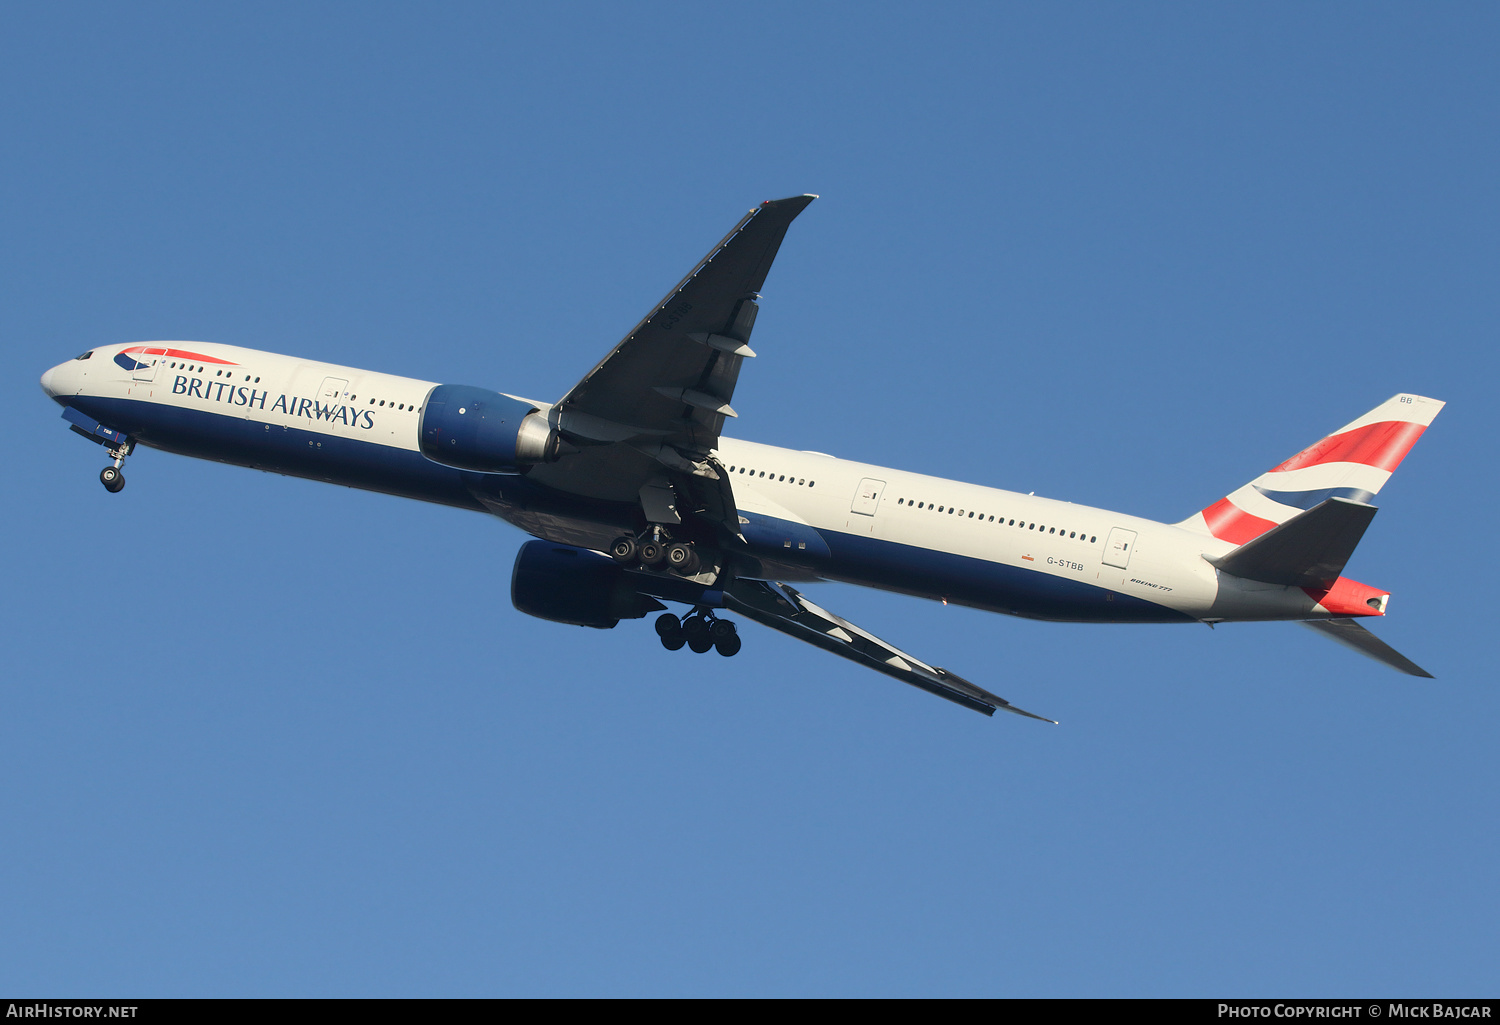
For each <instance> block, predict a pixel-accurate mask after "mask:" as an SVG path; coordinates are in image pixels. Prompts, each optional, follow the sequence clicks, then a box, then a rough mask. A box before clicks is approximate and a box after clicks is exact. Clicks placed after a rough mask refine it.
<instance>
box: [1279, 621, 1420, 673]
mask: <svg viewBox="0 0 1500 1025" xmlns="http://www.w3.org/2000/svg"><path fill="white" fill-rule="evenodd" d="M1303 626H1310V627H1312V628H1313V629H1314V630H1316V631H1318V633H1320V634H1322V635H1324V636H1325V637H1332V638H1333V639H1334V640H1336V641H1338V642H1339V643H1340V644H1343V645H1345V646H1346V647H1350V648H1353V649H1354V650H1355V651H1357V652H1359V653H1360V654H1361V655H1368V656H1369V657H1370V658H1373V659H1374V660H1375V661H1377V662H1384V663H1385V664H1386V665H1388V666H1390V667H1391V668H1392V669H1399V670H1401V671H1402V672H1403V673H1406V674H1407V675H1408V676H1425V677H1426V678H1427V679H1429V680H1430V679H1432V678H1433V676H1432V674H1431V673H1429V672H1428V671H1427V670H1425V669H1423V668H1422V667H1421V666H1419V665H1417V664H1416V663H1415V662H1413V661H1412V660H1411V659H1409V658H1407V657H1406V656H1405V655H1403V654H1401V652H1399V651H1397V650H1396V649H1395V648H1393V647H1391V646H1390V645H1389V644H1387V643H1385V641H1382V640H1381V639H1380V638H1379V637H1376V636H1375V635H1374V634H1372V633H1371V632H1370V631H1368V630H1366V629H1365V628H1364V627H1362V626H1360V625H1359V624H1358V623H1356V622H1355V621H1354V620H1352V619H1310V620H1307V621H1306V622H1304V623H1303Z"/></svg>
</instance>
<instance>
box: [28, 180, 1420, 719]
mask: <svg viewBox="0 0 1500 1025" xmlns="http://www.w3.org/2000/svg"><path fill="white" fill-rule="evenodd" d="M816 198H817V197H816V196H812V195H803V196H793V197H790V198H787V199H780V200H772V201H768V202H765V203H763V204H761V205H760V206H759V207H756V208H754V209H752V210H751V211H749V213H747V214H746V215H745V216H744V217H743V218H742V219H741V220H740V221H739V223H738V224H736V225H735V226H734V228H733V229H731V230H730V232H729V234H728V235H726V236H725V237H724V239H723V240H722V241H721V242H720V243H719V244H718V245H716V246H715V247H714V248H713V249H712V250H711V251H710V252H709V254H708V255H707V256H706V257H704V258H703V259H702V260H701V261H700V262H699V263H698V264H697V266H695V267H694V268H693V269H692V270H691V271H690V272H689V273H688V274H687V276H686V277H684V278H683V279H682V281H681V282H680V283H678V284H677V286H676V287H674V288H673V289H672V290H671V291H670V292H668V293H667V296H666V298H664V299H663V300H662V301H661V302H660V303H658V304H656V306H655V307H653V308H652V309H651V311H650V312H649V313H647V315H646V316H645V318H644V319H642V320H641V322H640V323H639V324H637V325H636V326H635V327H634V328H632V329H631V330H630V332H629V333H628V334H626V336H625V338H624V340H623V341H621V342H620V343H619V344H618V345H616V346H615V347H614V348H613V349H612V350H611V351H610V352H609V354H608V355H606V356H605V357H604V358H603V359H602V360H600V362H599V363H598V365H597V366H595V367H594V368H593V369H592V370H590V371H589V372H588V373H587V374H585V375H584V376H583V379H582V380H580V381H579V382H578V384H577V385H575V386H574V387H573V388H572V390H571V391H569V392H568V393H567V394H566V395H564V396H562V397H561V398H559V399H558V400H557V401H556V402H543V401H540V400H536V399H529V398H524V397H522V396H518V395H512V394H509V393H503V392H497V391H493V390H490V389H488V388H484V387H479V386H474V385H464V384H439V383H436V382H432V381H420V380H414V379H412V378H407V377H396V376H392V375H390V374H382V373H376V372H373V371H369V370H360V369H356V368H353V367H345V366H337V365H333V364H329V363H319V362H315V361H311V360H303V359H296V358H294V357H290V356H283V355H278V354H275V353H270V352H260V351H256V350H253V349H247V348H241V347H238V346H232V345H222V344H216V343H211V342H143V343H133V344H124V345H120V344H114V345H103V346H98V347H95V348H92V349H89V350H88V351H86V352H84V353H82V354H81V355H79V356H77V357H76V358H75V359H72V360H69V361H68V362H66V363H62V364H59V365H58V366H55V367H53V368H52V369H50V370H48V371H47V372H46V373H45V374H43V375H42V379H41V384H42V389H43V390H44V391H45V392H46V393H47V395H48V396H50V397H51V398H53V399H54V400H55V401H56V402H58V403H59V404H60V405H61V406H62V407H63V412H62V415H63V418H64V419H65V420H67V421H68V423H69V425H70V428H71V429H72V430H73V431H74V432H75V433H77V434H80V435H82V436H83V437H86V438H88V439H89V440H91V441H94V442H96V443H98V444H100V445H102V446H103V447H104V448H105V451H106V453H107V454H108V455H109V457H110V458H111V459H112V462H111V464H110V465H108V466H106V467H105V468H104V470H103V471H102V472H101V473H100V475H99V479H100V481H101V482H102V483H103V484H104V487H105V488H106V489H107V490H108V491H109V492H111V493H117V492H119V491H120V489H121V488H123V487H124V485H125V478H124V476H123V474H122V468H123V466H124V463H125V460H126V458H127V457H129V456H130V454H131V453H132V452H133V451H134V449H135V448H136V446H137V445H144V446H147V447H148V448H155V449H160V450H162V451H165V452H173V453H177V454H179V455H186V456H192V457H195V458H199V459H213V460H218V461H220V462H226V463H233V464H236V465H239V466H247V467H250V468H252V469H257V470H269V471H273V472H276V473H281V474H287V475H291V476H296V477H304V478H310V479H313V480H321V481H326V482H329V483H332V484H342V485H345V486H347V487H353V488H362V489H366V490H370V491H379V492H383V493H385V494H390V495H399V496H402V497H405V498H414V499H420V500H422V501H426V502H437V503H441V504H444V505H450V506H456V507H458V508H462V509H470V510H473V511H475V512H487V513H491V514H493V515H495V516H498V517H500V518H501V519H503V520H505V521H507V522H508V523H511V524H513V525H515V526H517V527H519V528H520V529H521V530H523V531H525V532H527V533H529V534H531V535H533V537H534V540H530V541H527V542H525V543H523V544H522V545H521V547H520V550H519V551H518V553H517V555H516V561H515V567H514V570H513V573H512V580H511V599H512V602H513V603H514V605H515V607H516V608H517V609H518V610H520V611H521V612H524V613H526V614H528V615H531V616H536V617H539V618H541V619H545V620H550V621H553V622H557V623H564V624H571V625H577V626H585V627H595V628H600V629H611V628H614V627H615V626H617V625H618V623H619V622H620V621H621V620H624V619H632V620H633V619H644V618H646V617H647V616H649V615H652V614H653V613H657V614H658V615H657V616H656V618H655V629H656V632H657V634H658V636H659V637H660V639H661V643H662V645H663V646H664V647H665V648H667V649H668V650H672V651H675V650H679V649H681V648H682V647H684V646H686V647H688V648H689V649H690V650H692V651H694V652H697V653H700V654H702V653H706V652H708V651H710V650H715V651H717V652H718V653H719V654H720V655H724V656H732V655H734V654H735V653H736V652H738V651H739V650H740V647H741V640H740V637H739V632H738V628H737V626H736V624H735V623H734V621H733V620H731V619H730V618H728V615H729V614H737V615H739V616H742V617H743V618H745V619H747V620H751V621H753V622H757V623H760V624H762V625H764V626H767V627H770V628H772V629H775V630H779V631H781V632H783V633H786V634H789V635H791V636H792V637H795V638H797V639H799V640H802V641H805V642H807V643H809V644H812V645H815V646H817V647H819V648H822V649H824V650H825V651H830V652H833V653H834V654H837V655H840V656H842V657H844V658H846V659H849V660H851V661H853V662H856V663H859V664H861V665H864V666H867V667H869V668H871V669H875V670H877V671H879V672H882V673H885V674H887V675H888V676H892V677H894V678H896V679H898V680H901V681H903V682H905V683H908V684H911V685H912V686H915V687H918V688H920V689H922V690H925V691H928V692H930V693H932V694H935V695H937V696H939V697H942V698H946V699H947V700H949V701H952V702H954V703H956V704H959V705H962V706H964V707H966V708H969V709H972V710H974V711H977V712H981V713H983V714H985V715H993V714H994V713H995V712H996V711H998V710H1004V711H1007V712H1013V713H1015V714H1017V715H1021V716H1026V717H1028V718H1031V719H1038V720H1042V721H1045V722H1055V720H1052V719H1047V718H1046V717H1044V716H1040V715H1036V714H1033V713H1031V712H1027V711H1024V710H1022V709H1020V708H1017V707H1016V706H1014V705H1012V704H1011V703H1010V702H1008V701H1006V700H1005V699H1003V698H1000V697H998V696H996V695H994V694H992V693H990V692H989V691H987V690H985V689H984V688H983V687H980V686H979V685H978V684H975V683H972V682H971V681H969V680H967V679H964V678H963V677H961V676H959V675H958V674H957V673H954V672H951V671H949V670H947V669H944V668H942V667H940V666H936V665H932V664H929V663H927V662H924V661H923V660H921V659H919V658H917V657H916V656H914V655H911V654H908V653H907V652H905V651H903V650H901V649H899V648H897V647H895V646H894V645H891V644H889V643H887V642H886V641H884V640H881V639H880V638H878V637H876V636H875V635H873V634H871V633H869V632H868V631H866V630H862V629H861V628H859V627H858V626H855V625H854V624H853V623H850V622H849V621H848V620H845V619H843V618H841V617H839V616H838V615H836V614H834V613H833V612H830V611H828V610H827V609H824V608H823V607H821V606H820V605H818V604H816V603H815V602H813V601H812V600H811V599H810V598H808V597H807V596H806V595H805V594H803V593H802V592H801V591H800V590H798V589H797V588H796V587H794V586H793V585H794V584H805V583H808V582H815V581H841V582H844V583H851V584H858V585H862V586H866V587H872V588H879V589H881V590H886V591H894V592H899V593H903V594H908V595H914V596H917V597H921V598H928V599H934V600H940V601H943V602H945V603H953V604H957V605H965V606H969V607H972V608H977V609H984V610H987V611H990V612H998V613H1004V614H1006V615H1012V616H1021V617H1027V618H1032V619H1041V620H1052V621H1063V622H1075V623H1171V622H1175V623H1206V624H1208V625H1209V626H1211V627H1212V626H1214V625H1215V624H1218V623H1224V622H1231V621H1250V620H1257V621H1267V620H1290V621H1299V622H1303V623H1305V624H1307V625H1308V626H1311V627H1313V628H1314V629H1316V630H1318V631H1319V632H1321V633H1322V634H1324V635H1325V636H1328V637H1330V638H1333V639H1334V640H1337V641H1340V642H1342V643H1344V644H1346V645H1348V646H1349V647H1351V648H1354V649H1355V650H1357V651H1359V652H1361V653H1362V654H1364V655H1367V656H1369V657H1371V658H1374V659H1376V660H1378V661H1380V662H1383V663H1385V664H1386V665H1389V666H1391V667H1393V668H1395V669H1397V670H1400V671H1401V672H1404V673H1408V674H1411V675H1414V676H1424V677H1430V674H1429V673H1427V672H1426V671H1425V670H1423V669H1421V668H1420V667H1418V666H1417V665H1416V664H1414V663H1413V662H1411V661H1410V660H1408V659H1407V658H1405V657H1404V656H1402V655H1400V654H1399V653H1397V652H1396V651H1395V650H1394V649H1392V648H1391V647H1390V646H1389V645H1387V644H1385V643H1384V642H1383V641H1381V640H1379V639H1378V638H1377V637H1376V636H1375V635H1374V634H1372V633H1370V632H1369V631H1368V630H1366V629H1365V628H1364V627H1363V626H1361V625H1360V623H1359V622H1358V621H1359V620H1361V619H1365V618H1369V617H1378V616H1383V615H1385V614H1386V608H1387V603H1388V601H1389V599H1390V594H1389V592H1386V591H1382V590H1380V589H1379V588H1375V587H1370V586H1367V585H1365V584H1362V583H1358V582H1356V581H1354V580H1350V579H1348V578H1347V577H1345V576H1343V571H1344V568H1345V565H1346V563H1347V562H1348V560H1349V558H1350V556H1351V555H1352V554H1353V552H1354V548H1355V546H1356V545H1357V544H1358V543H1359V541H1360V539H1361V537H1363V535H1364V532H1365V530H1366V528H1367V527H1369V525H1370V521H1371V519H1372V518H1373V517H1374V515H1375V511H1376V509H1375V506H1373V505H1371V504H1370V500H1371V499H1373V498H1374V496H1375V495H1376V494H1377V493H1378V492H1379V491H1380V488H1381V487H1382V485H1384V484H1385V482H1386V481H1387V480H1388V479H1389V478H1390V476H1391V473H1392V471H1394V470H1395V469H1396V467H1397V466H1398V465H1399V464H1400V463H1401V460H1402V459H1403V458H1404V457H1405V456H1406V454H1407V452H1409V451H1410V450H1411V447H1412V446H1413V445H1414V444H1415V443H1416V441H1417V439H1418V438H1419V437H1420V436H1421V435H1422V433H1423V431H1424V430H1426V428H1427V427H1428V426H1429V425H1430V424H1431V423H1432V421H1433V418H1434V417H1436V416H1437V414H1438V412H1439V411H1440V410H1441V409H1442V407H1443V403H1442V402H1440V401H1438V400H1436V399H1430V398H1424V397H1422V396H1420V395H1410V394H1399V395H1396V396H1394V397H1392V398H1390V399H1389V400H1387V401H1385V402H1383V403H1381V404H1380V405H1378V406H1376V407H1375V408H1374V409H1372V410H1371V411H1370V412H1368V413H1366V414H1364V415H1363V416H1360V417H1357V418H1356V419H1354V420H1353V421H1351V422H1350V423H1348V424H1346V425H1345V426H1343V427H1341V428H1339V429H1338V430H1337V431H1335V432H1334V433H1332V434H1330V435H1329V436H1327V437H1325V438H1323V439H1322V440H1320V441H1318V442H1316V443H1315V444H1313V445H1311V446H1309V447H1308V448H1305V449H1303V450H1302V451H1301V452H1298V453H1297V454H1295V455H1293V456H1292V457H1291V458H1290V459H1287V460H1286V461H1284V462H1282V463H1279V464H1277V465H1276V466H1274V467H1272V468H1271V469H1270V470H1268V471H1266V472H1265V473H1262V474H1261V475H1260V476H1258V477H1256V478H1255V479H1254V480H1252V481H1250V482H1249V483H1247V484H1245V485H1244V486H1243V487H1240V488H1239V489H1237V490H1235V491H1233V492H1231V493H1230V494H1228V495H1226V496H1224V497H1223V498H1220V499H1219V500H1218V501H1216V502H1213V503H1212V504H1210V505H1208V506H1207V507H1205V508H1203V509H1201V510H1198V511H1196V512H1193V513H1192V514H1191V515H1189V516H1188V517H1186V518H1185V519H1183V520H1181V521H1180V522H1177V523H1160V522H1156V521H1153V520H1147V519H1143V518H1141V517H1138V516H1131V515H1128V514H1125V513H1118V512H1111V511H1109V510H1105V509H1095V508H1090V507H1087V506H1081V505H1074V504H1071V503H1069V502H1063V501H1057V500H1054V499H1049V498H1041V497H1037V496H1035V495H1029V494H1025V495H1023V494H1017V493H1015V492H1011V491H1002V490H999V489H996V488H990V487H984V486H981V485H978V484H968V483H964V482H961V481H954V480H944V479H941V478H938V477H932V476H928V475H925V474H920V473H913V472H909V471H906V470H898V469H893V468H890V467H883V466H874V465H869V464H865V463H859V462H853V461H850V460H846V459H838V458H835V457H833V456H830V455H826V454H823V453H819V452H810V451H796V450H792V449H786V448H778V447H775V446H770V445H761V444H756V443H754V442H748V441H739V440H736V439H732V438H728V437H725V436H723V434H722V431H723V429H724V426H725V424H726V423H727V422H728V421H729V420H732V419H735V418H736V417H737V414H736V413H735V411H734V409H733V408H732V407H731V406H730V401H731V399H732V398H733V397H734V387H735V383H736V381H737V380H738V378H739V374H740V370H741V368H742V367H743V366H744V364H745V361H746V360H749V359H752V358H754V357H755V355H756V353H755V351H754V350H752V349H751V347H750V339H751V335H752V332H753V329H754V327H755V319H756V314H757V312H758V311H759V308H760V306H759V303H760V299H761V290H762V287H763V285H764V283H765V280H766V276H767V274H768V272H769V271H770V269H771V264H772V261H773V260H774V259H775V257H776V254H777V251H778V250H779V248H780V246H781V244H782V241H783V239H784V237H785V235H786V232H787V229H788V227H789V226H790V225H791V222H792V221H793V219H794V218H796V217H797V215H798V214H800V213H801V212H802V211H803V209H805V208H806V207H807V205H808V204H809V203H811V202H812V201H813V200H814V199H816ZM664 602H672V603H674V604H679V605H685V606H687V607H688V611H687V612H686V613H684V614H680V615H679V614H675V613H672V612H670V611H667V608H668V607H667V605H665V604H663V603H664Z"/></svg>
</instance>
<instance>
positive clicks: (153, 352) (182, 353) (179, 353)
mask: <svg viewBox="0 0 1500 1025" xmlns="http://www.w3.org/2000/svg"><path fill="white" fill-rule="evenodd" d="M120 351H121V352H143V353H145V354H146V355H148V356H170V357H172V358H173V359H190V360H194V361H196V362H199V363H217V364H219V365H220V366H226V367H237V366H239V364H238V363H236V362H234V361H233V360H227V359H216V358H214V357H213V356H205V355H203V353H201V352H188V351H187V350H186V349H164V348H162V347H161V346H160V345H133V346H131V347H130V348H128V349H121V350H120Z"/></svg>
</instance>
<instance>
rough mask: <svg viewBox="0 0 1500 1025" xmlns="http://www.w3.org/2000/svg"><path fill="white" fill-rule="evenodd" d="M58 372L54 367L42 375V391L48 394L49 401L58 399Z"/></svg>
mask: <svg viewBox="0 0 1500 1025" xmlns="http://www.w3.org/2000/svg"><path fill="white" fill-rule="evenodd" d="M57 371H58V368H57V367H53V368H52V369H51V370H49V371H47V372H46V373H45V374H43V375H42V391H44V392H46V393H47V397H48V398H49V399H55V398H57V393H58V391H59V390H60V388H59V386H58V383H57V376H58V374H57Z"/></svg>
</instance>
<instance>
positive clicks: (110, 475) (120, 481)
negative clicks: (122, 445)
mask: <svg viewBox="0 0 1500 1025" xmlns="http://www.w3.org/2000/svg"><path fill="white" fill-rule="evenodd" d="M99 483H100V484H103V485H104V490H105V491H108V492H109V493H110V494H112V495H113V494H114V493H115V492H117V491H119V490H120V489H121V488H123V487H124V486H125V475H124V474H123V473H121V472H120V468H119V467H118V466H106V467H105V468H104V469H102V470H100V471H99Z"/></svg>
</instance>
